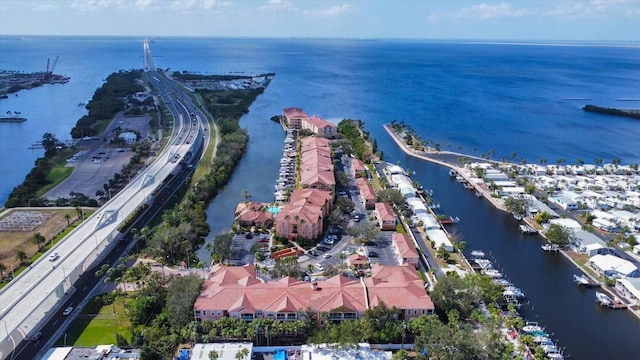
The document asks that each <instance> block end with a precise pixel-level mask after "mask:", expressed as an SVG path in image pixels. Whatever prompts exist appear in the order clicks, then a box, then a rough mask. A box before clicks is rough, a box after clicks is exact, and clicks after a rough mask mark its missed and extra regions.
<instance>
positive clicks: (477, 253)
mask: <svg viewBox="0 0 640 360" xmlns="http://www.w3.org/2000/svg"><path fill="white" fill-rule="evenodd" d="M471 256H473V257H477V258H483V257H484V251H482V250H473V251H471Z"/></svg>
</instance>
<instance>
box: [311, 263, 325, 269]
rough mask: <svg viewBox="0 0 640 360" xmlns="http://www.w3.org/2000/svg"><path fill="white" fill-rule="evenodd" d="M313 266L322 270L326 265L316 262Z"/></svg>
mask: <svg viewBox="0 0 640 360" xmlns="http://www.w3.org/2000/svg"><path fill="white" fill-rule="evenodd" d="M313 266H314V267H315V268H316V269H318V270H320V271H324V266H322V265H321V264H315V265H313Z"/></svg>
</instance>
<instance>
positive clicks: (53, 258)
mask: <svg viewBox="0 0 640 360" xmlns="http://www.w3.org/2000/svg"><path fill="white" fill-rule="evenodd" d="M59 257H60V255H58V253H55V252H54V253H53V254H51V255H49V261H56V260H58V258H59Z"/></svg>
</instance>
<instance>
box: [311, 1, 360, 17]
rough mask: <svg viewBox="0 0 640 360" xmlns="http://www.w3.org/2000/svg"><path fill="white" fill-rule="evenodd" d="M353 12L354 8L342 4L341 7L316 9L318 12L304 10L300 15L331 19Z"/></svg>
mask: <svg viewBox="0 0 640 360" xmlns="http://www.w3.org/2000/svg"><path fill="white" fill-rule="evenodd" d="M352 10H354V7H353V6H351V4H342V5H334V6H332V7H330V8H327V9H318V10H304V11H303V12H302V14H304V15H307V16H311V17H332V16H340V15H342V14H345V13H349V12H351V11H352Z"/></svg>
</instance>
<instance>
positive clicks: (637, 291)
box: [615, 277, 640, 305]
mask: <svg viewBox="0 0 640 360" xmlns="http://www.w3.org/2000/svg"><path fill="white" fill-rule="evenodd" d="M615 288H616V290H617V291H618V292H619V293H620V294H621V295H622V296H624V297H625V298H627V299H629V300H630V301H631V302H632V303H635V304H636V305H639V304H640V278H631V277H624V278H619V279H617V280H616V285H615Z"/></svg>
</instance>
